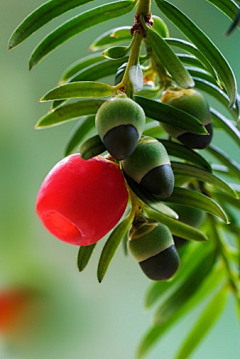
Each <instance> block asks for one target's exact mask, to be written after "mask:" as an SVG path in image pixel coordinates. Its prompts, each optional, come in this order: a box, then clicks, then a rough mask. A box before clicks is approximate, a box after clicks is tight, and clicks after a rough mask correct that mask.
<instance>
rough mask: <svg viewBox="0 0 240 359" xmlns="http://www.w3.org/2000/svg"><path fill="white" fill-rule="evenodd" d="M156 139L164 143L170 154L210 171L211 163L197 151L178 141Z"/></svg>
mask: <svg viewBox="0 0 240 359" xmlns="http://www.w3.org/2000/svg"><path fill="white" fill-rule="evenodd" d="M158 141H160V142H161V143H162V144H163V145H164V147H165V148H166V150H167V153H168V154H169V155H170V156H174V157H178V158H182V159H184V160H186V161H189V162H191V163H193V164H195V165H197V166H199V167H201V168H203V169H205V170H207V171H209V172H212V168H211V165H210V164H209V163H208V161H207V160H206V159H205V158H204V157H203V156H201V155H200V153H199V152H196V151H193V150H192V149H190V148H188V147H185V146H184V145H182V144H180V143H177V142H173V141H170V140H162V139H159V138H158Z"/></svg>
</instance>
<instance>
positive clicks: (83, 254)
mask: <svg viewBox="0 0 240 359" xmlns="http://www.w3.org/2000/svg"><path fill="white" fill-rule="evenodd" d="M95 246H96V243H93V244H91V245H90V246H82V247H80V248H79V251H78V258H77V265H78V269H79V271H80V272H82V271H83V270H84V268H85V267H86V266H87V264H88V262H89V259H90V258H91V255H92V253H93V250H94V248H95Z"/></svg>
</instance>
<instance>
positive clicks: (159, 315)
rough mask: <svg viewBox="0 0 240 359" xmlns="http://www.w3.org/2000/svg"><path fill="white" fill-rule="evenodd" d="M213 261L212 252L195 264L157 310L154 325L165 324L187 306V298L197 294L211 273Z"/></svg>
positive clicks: (213, 254) (214, 259) (213, 253)
mask: <svg viewBox="0 0 240 359" xmlns="http://www.w3.org/2000/svg"><path fill="white" fill-rule="evenodd" d="M215 261H216V253H215V251H214V250H212V251H211V252H210V253H208V255H207V256H206V257H205V259H204V261H200V262H197V265H196V267H195V268H194V270H192V271H191V273H189V276H188V277H187V278H186V279H185V280H184V282H181V283H180V285H179V287H178V288H177V289H176V290H175V292H174V293H171V295H170V296H169V297H168V298H166V300H165V301H164V302H163V303H162V304H161V305H160V307H159V308H158V309H157V311H156V312H155V315H154V323H155V325H159V324H163V323H166V322H167V321H168V320H169V319H170V318H171V317H172V316H174V315H175V314H176V313H177V311H178V310H179V309H180V308H181V307H182V306H183V305H185V306H186V305H187V301H188V300H189V298H190V297H191V296H193V294H194V293H195V292H197V290H198V289H199V287H200V286H201V284H202V282H203V281H204V280H205V279H206V277H207V276H208V274H209V273H210V272H211V270H212V267H213V265H214V263H215Z"/></svg>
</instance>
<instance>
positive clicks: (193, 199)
mask: <svg viewBox="0 0 240 359" xmlns="http://www.w3.org/2000/svg"><path fill="white" fill-rule="evenodd" d="M165 201H166V202H174V203H181V204H183V205H186V206H189V207H194V208H198V209H201V210H202V211H205V212H207V213H210V214H213V215H214V216H217V217H219V218H221V219H222V220H223V221H224V222H226V223H228V218H227V215H226V213H225V212H224V210H223V209H222V208H221V207H220V206H219V205H218V204H217V203H216V202H215V201H213V200H212V199H211V198H209V197H207V196H205V195H203V194H202V193H199V192H196V191H192V190H190V189H187V188H182V187H175V188H174V190H173V193H172V195H171V197H169V198H166V199H165Z"/></svg>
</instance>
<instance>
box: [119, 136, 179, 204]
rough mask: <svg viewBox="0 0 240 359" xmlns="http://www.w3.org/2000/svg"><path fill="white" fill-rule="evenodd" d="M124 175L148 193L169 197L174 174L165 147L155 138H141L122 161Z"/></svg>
mask: <svg viewBox="0 0 240 359" xmlns="http://www.w3.org/2000/svg"><path fill="white" fill-rule="evenodd" d="M123 170H124V173H125V174H126V175H127V176H128V177H130V178H131V179H133V180H134V181H135V182H137V183H138V184H139V185H140V186H142V187H143V188H144V189H146V190H147V191H148V192H150V193H154V194H158V195H160V196H161V197H164V198H166V197H169V196H171V194H172V192H173V188H174V174H173V170H172V167H171V163H170V160H169V157H168V154H167V151H166V149H165V147H164V146H163V145H162V143H161V142H159V141H158V140H156V139H155V138H152V137H148V136H143V137H142V138H141V140H140V141H139V143H138V146H137V148H136V149H135V151H134V152H133V153H132V154H131V155H130V156H129V157H128V158H126V159H125V160H124V161H123Z"/></svg>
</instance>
